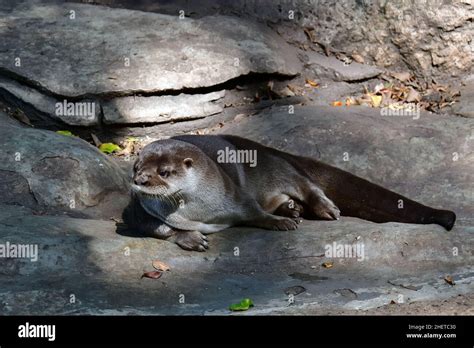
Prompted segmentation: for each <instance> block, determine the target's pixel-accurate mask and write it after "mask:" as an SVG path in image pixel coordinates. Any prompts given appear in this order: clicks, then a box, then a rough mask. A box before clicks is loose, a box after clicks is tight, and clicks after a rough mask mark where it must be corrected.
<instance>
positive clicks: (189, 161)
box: [183, 158, 193, 168]
mask: <svg viewBox="0 0 474 348" xmlns="http://www.w3.org/2000/svg"><path fill="white" fill-rule="evenodd" d="M183 163H184V165H185V166H186V168H191V167H192V166H193V159H192V158H185V159H184V161H183Z"/></svg>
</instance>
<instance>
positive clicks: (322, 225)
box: [0, 205, 474, 315]
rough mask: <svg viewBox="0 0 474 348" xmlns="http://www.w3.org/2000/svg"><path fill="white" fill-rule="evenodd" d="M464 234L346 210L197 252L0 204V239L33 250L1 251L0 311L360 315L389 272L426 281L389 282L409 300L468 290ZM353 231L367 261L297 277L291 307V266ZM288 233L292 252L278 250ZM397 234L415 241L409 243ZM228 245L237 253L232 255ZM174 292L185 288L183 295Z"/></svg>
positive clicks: (379, 295) (224, 238)
mask: <svg viewBox="0 0 474 348" xmlns="http://www.w3.org/2000/svg"><path fill="white" fill-rule="evenodd" d="M315 231H317V233H315ZM117 232H118V233H119V234H118V233H117ZM472 232H473V230H472V229H471V230H464V231H463V230H460V229H456V230H453V231H451V232H450V233H446V232H445V231H443V230H442V228H441V227H439V226H428V225H408V224H395V223H387V224H374V223H370V222H366V221H362V220H359V219H354V218H342V219H341V220H340V221H337V222H327V221H304V222H303V223H302V224H301V225H300V226H299V228H298V230H297V231H281V232H278V233H268V231H264V230H259V229H255V228H233V229H229V230H226V231H223V232H219V233H216V234H212V235H210V236H209V240H210V249H209V250H208V251H206V252H205V253H197V252H195V253H193V252H187V251H185V250H182V249H180V248H179V247H178V246H177V245H175V244H173V243H170V242H168V241H162V240H157V239H153V238H141V237H140V238H139V237H136V236H133V234H125V233H124V231H123V230H121V229H120V225H119V224H116V223H115V222H112V221H101V220H92V219H88V220H86V219H78V218H69V217H64V216H37V215H32V213H31V211H29V210H28V209H26V208H23V207H17V206H10V205H0V241H1V242H0V243H1V244H3V243H6V242H7V241H8V242H10V243H14V244H25V243H28V244H33V245H38V249H39V250H38V260H37V261H36V262H32V261H30V259H27V258H16V259H8V258H0V266H1V267H0V281H1V283H2V288H1V290H0V304H1V305H0V306H1V307H0V308H1V311H2V313H3V314H5V315H13V314H16V315H26V314H27V315H35V314H42V315H46V314H48V315H53V314H54V315H59V314H75V315H78V314H83V315H85V314H88V315H92V314H96V315H98V314H102V315H107V314H108V315H113V314H120V315H127V314H137V315H138V314H142V315H143V314H149V315H151V314H152V315H178V314H188V315H190V314H192V315H202V314H228V306H229V303H232V301H233V299H235V298H251V299H252V300H253V301H254V303H255V304H256V305H255V307H254V308H253V309H252V313H248V314H274V313H278V312H281V314H283V313H285V312H286V313H288V312H291V310H292V307H293V308H297V309H298V311H297V312H298V314H300V315H302V314H308V313H311V312H313V313H325V311H333V312H334V311H337V310H342V309H351V310H352V314H357V313H359V314H360V313H361V311H355V310H354V308H355V307H360V308H364V309H369V308H376V307H379V306H380V305H381V304H383V303H387V297H388V296H392V297H393V296H394V295H393V293H390V292H391V290H392V288H393V286H392V285H391V284H388V283H387V279H394V278H397V279H399V280H400V282H403V283H405V284H413V283H414V282H415V283H416V284H417V285H419V286H423V290H422V291H421V290H420V291H412V290H408V289H404V288H399V289H397V293H396V295H398V294H404V296H405V298H408V297H410V298H411V299H412V300H413V301H427V300H434V299H438V298H440V297H443V298H448V297H450V298H452V297H455V296H457V295H458V294H462V293H468V292H469V291H472V285H471V284H472V281H473V280H474V279H473V275H472V270H470V268H469V267H468V266H467V265H470V264H472V262H473V261H474V257H473V255H472V254H471V253H470V252H460V253H459V255H458V256H457V257H453V256H452V248H453V247H454V246H461V245H465V246H466V248H469V246H472V245H473V237H472V236H473V233H472ZM374 234H376V235H377V236H378V237H377V238H376V239H374V238H373V235H374ZM355 236H361V239H360V241H359V242H360V243H364V244H365V252H366V258H365V259H364V261H362V262H359V261H357V260H356V259H336V260H335V261H334V263H335V266H334V267H333V268H332V269H330V270H321V271H320V272H324V275H326V276H327V277H326V279H325V280H323V281H312V280H311V279H309V280H304V281H299V284H301V285H299V286H300V287H302V288H305V289H306V291H305V292H304V293H303V294H301V295H299V296H298V300H297V301H295V302H294V303H293V304H292V306H290V307H288V297H287V296H286V295H285V294H284V293H283V291H282V289H286V288H287V287H288V286H291V285H293V284H295V280H294V279H293V278H292V277H291V276H289V275H290V274H294V273H304V272H307V270H308V263H310V262H313V261H314V260H320V259H319V257H318V256H317V255H320V254H321V253H324V246H325V245H326V244H331V243H333V241H337V242H339V243H350V242H351V241H352V240H353V239H354V237H355ZM288 242H291V245H292V249H291V250H289V251H286V252H285V254H281V252H276V251H279V250H282V248H283V247H284V246H285V245H287V243H288ZM405 243H407V244H409V245H413V247H412V248H410V249H406V248H405ZM236 246H238V247H239V250H240V256H239V257H235V255H234V248H235V247H236ZM126 250H129V253H126V252H125V251H126ZM466 250H469V249H466ZM401 251H404V252H405V253H406V256H405V257H401V256H400V252H401ZM157 255H159V258H160V260H162V261H163V262H166V263H167V264H168V265H169V266H170V267H171V268H172V271H171V272H165V273H163V275H162V276H161V278H160V279H157V280H153V281H150V280H149V279H140V277H141V276H142V274H143V271H144V270H151V269H152V261H153V260H155V259H156V256H157ZM313 272H314V271H313ZM318 273H319V272H318ZM445 273H446V274H451V275H452V276H453V277H455V279H459V281H457V284H456V286H455V287H452V286H449V285H447V284H446V287H445V286H444V284H442V285H436V286H433V282H435V281H436V279H438V278H439V275H440V274H445ZM19 279H21V281H19ZM440 282H442V283H444V281H443V280H442V278H441V279H440ZM349 286H350V289H351V290H352V291H353V292H355V293H357V295H358V296H357V299H354V296H353V295H351V294H350V293H347V292H346V291H344V292H342V296H341V295H339V294H335V293H334V289H348V287H349ZM469 289H470V290H469ZM299 290H301V289H299ZM71 294H74V295H75V298H76V302H74V303H71V302H70V301H69V299H70V295H71ZM179 294H184V295H185V303H184V304H182V303H179ZM387 294H388V295H387ZM345 295H347V296H345ZM388 302H389V301H388ZM446 312H447V313H451V312H449V311H446ZM439 313H445V312H444V310H441V311H440V312H439ZM439 313H438V314H439Z"/></svg>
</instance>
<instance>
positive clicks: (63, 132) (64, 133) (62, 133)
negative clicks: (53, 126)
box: [56, 130, 75, 137]
mask: <svg viewBox="0 0 474 348" xmlns="http://www.w3.org/2000/svg"><path fill="white" fill-rule="evenodd" d="M56 133H58V134H61V135H65V136H68V137H75V135H74V134H72V133H71V131H68V130H60V131H56Z"/></svg>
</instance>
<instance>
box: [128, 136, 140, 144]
mask: <svg viewBox="0 0 474 348" xmlns="http://www.w3.org/2000/svg"><path fill="white" fill-rule="evenodd" d="M125 139H127V141H129V142H131V143H136V142H137V141H138V138H135V137H126V138H125Z"/></svg>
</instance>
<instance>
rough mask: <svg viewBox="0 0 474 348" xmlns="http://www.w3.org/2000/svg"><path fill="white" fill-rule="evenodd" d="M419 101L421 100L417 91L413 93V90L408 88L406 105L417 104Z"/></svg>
mask: <svg viewBox="0 0 474 348" xmlns="http://www.w3.org/2000/svg"><path fill="white" fill-rule="evenodd" d="M420 100H421V95H420V93H418V92H417V91H415V90H414V89H413V88H411V87H410V90H409V92H408V95H407V99H406V101H407V102H408V103H413V102H419V101H420Z"/></svg>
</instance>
